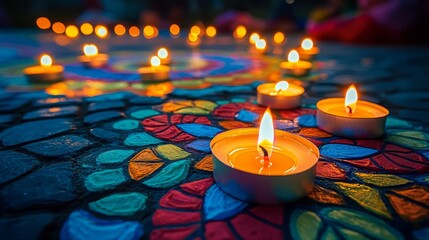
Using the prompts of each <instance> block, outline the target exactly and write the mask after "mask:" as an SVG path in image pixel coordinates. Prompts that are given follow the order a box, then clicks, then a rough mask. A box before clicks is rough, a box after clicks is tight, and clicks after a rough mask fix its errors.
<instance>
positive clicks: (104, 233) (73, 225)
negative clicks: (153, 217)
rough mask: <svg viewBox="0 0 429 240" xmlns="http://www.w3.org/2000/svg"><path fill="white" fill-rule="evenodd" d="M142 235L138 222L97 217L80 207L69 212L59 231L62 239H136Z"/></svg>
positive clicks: (141, 228)
mask: <svg viewBox="0 0 429 240" xmlns="http://www.w3.org/2000/svg"><path fill="white" fill-rule="evenodd" d="M142 236H143V227H142V225H141V224H140V223H138V222H135V221H123V220H107V219H99V218H96V217H94V216H92V215H91V214H90V213H88V212H86V211H84V210H81V209H79V210H75V211H74V212H72V213H71V214H70V216H69V217H68V218H67V220H66V222H65V223H64V225H63V227H62V229H61V233H60V238H61V239H62V240H87V239H94V240H95V239H97V240H117V239H121V240H125V239H126V240H138V239H140V238H141V237H142Z"/></svg>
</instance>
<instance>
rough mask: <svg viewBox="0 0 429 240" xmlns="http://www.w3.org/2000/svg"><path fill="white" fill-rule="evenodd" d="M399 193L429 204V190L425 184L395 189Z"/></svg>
mask: <svg viewBox="0 0 429 240" xmlns="http://www.w3.org/2000/svg"><path fill="white" fill-rule="evenodd" d="M393 192H396V193H397V194H400V195H402V196H405V197H407V198H410V199H412V200H414V201H416V202H420V203H422V204H425V205H426V206H429V190H428V189H427V188H426V187H423V186H412V187H410V188H406V189H397V190H393Z"/></svg>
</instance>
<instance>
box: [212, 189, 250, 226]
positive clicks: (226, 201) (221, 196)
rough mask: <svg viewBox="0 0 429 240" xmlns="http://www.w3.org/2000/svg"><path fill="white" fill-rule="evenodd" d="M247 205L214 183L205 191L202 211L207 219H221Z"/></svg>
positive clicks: (232, 214) (234, 213) (230, 215)
mask: <svg viewBox="0 0 429 240" xmlns="http://www.w3.org/2000/svg"><path fill="white" fill-rule="evenodd" d="M247 205H248V204H247V203H245V202H242V201H240V200H237V199H235V198H233V197H231V196H229V195H228V194H226V193H225V192H224V191H222V190H221V189H220V188H219V187H218V186H217V185H216V184H214V185H213V186H211V187H210V188H209V189H208V190H207V192H206V196H205V198H204V213H205V215H206V219H207V220H223V219H226V218H229V217H232V216H234V215H236V214H237V213H239V212H241V211H242V210H243V209H244V208H245V207H247Z"/></svg>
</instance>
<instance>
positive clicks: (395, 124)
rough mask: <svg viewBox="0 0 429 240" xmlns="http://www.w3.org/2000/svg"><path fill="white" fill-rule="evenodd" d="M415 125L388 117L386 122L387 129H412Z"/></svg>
mask: <svg viewBox="0 0 429 240" xmlns="http://www.w3.org/2000/svg"><path fill="white" fill-rule="evenodd" d="M412 127H413V125H412V124H411V123H410V122H408V121H405V120H402V119H397V118H394V117H388V118H387V120H386V128H389V129H390V128H412Z"/></svg>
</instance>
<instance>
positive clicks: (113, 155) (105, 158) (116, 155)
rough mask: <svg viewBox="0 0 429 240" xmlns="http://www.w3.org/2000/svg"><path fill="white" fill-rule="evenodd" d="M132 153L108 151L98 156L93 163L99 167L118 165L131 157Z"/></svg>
mask: <svg viewBox="0 0 429 240" xmlns="http://www.w3.org/2000/svg"><path fill="white" fill-rule="evenodd" d="M133 153H134V151H133V150H123V149H114V150H109V151H106V152H103V153H101V154H100V155H98V156H97V158H96V160H95V161H96V162H97V164H100V165H104V164H115V163H120V162H123V161H124V160H125V159H127V158H128V157H129V156H131V155H132V154H133Z"/></svg>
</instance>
